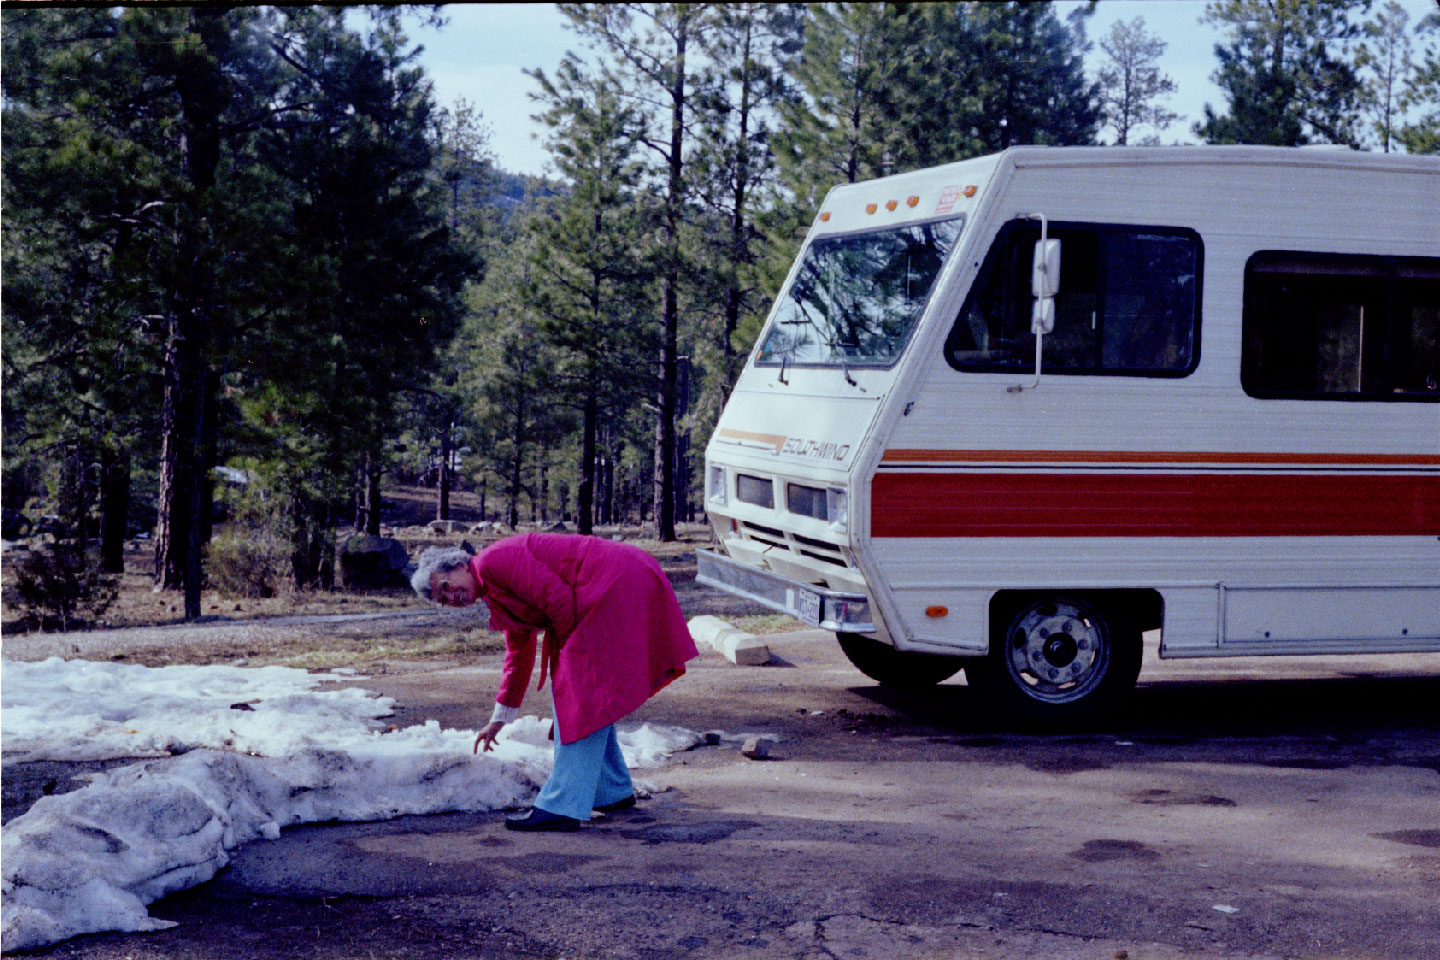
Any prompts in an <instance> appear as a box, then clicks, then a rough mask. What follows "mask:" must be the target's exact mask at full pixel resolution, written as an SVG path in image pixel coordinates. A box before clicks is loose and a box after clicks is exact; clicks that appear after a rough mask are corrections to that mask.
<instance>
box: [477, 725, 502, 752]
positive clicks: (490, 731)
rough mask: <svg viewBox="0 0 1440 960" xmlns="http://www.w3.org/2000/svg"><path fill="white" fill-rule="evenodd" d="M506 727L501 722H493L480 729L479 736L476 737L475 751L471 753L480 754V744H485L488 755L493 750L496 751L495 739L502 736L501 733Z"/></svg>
mask: <svg viewBox="0 0 1440 960" xmlns="http://www.w3.org/2000/svg"><path fill="white" fill-rule="evenodd" d="M504 726H505V724H504V723H503V722H501V721H499V720H491V721H490V722H489V723H487V724H486V725H485V726H484V727H482V728H481V729H480V732H479V734H477V735H476V737H475V749H474V750H472V751H471V752H472V753H475V754H479V753H480V744H482V743H483V744H485V752H486V753H489V752H490V751H491V750H494V749H495V738H496V737H498V736H500V731H501V730H502V729H503V728H504Z"/></svg>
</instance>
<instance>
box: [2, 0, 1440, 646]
mask: <svg viewBox="0 0 1440 960" xmlns="http://www.w3.org/2000/svg"><path fill="white" fill-rule="evenodd" d="M559 8H560V10H561V11H562V13H563V14H564V16H565V17H566V18H567V21H568V24H569V28H570V30H572V31H573V32H574V34H575V36H576V39H577V40H579V41H582V43H583V44H584V49H585V50H586V51H587V53H585V54H584V55H575V54H570V55H567V56H566V57H565V58H564V59H563V60H562V61H561V62H560V64H559V65H558V67H556V68H555V69H554V70H553V71H552V72H549V73H547V72H544V71H542V70H538V69H537V70H535V71H533V72H532V76H533V78H534V80H535V82H536V86H537V88H538V90H539V93H538V95H537V99H536V102H535V110H536V111H537V114H538V116H539V117H540V118H541V120H542V122H543V123H544V125H545V129H546V130H547V138H546V141H545V143H546V147H547V149H548V151H549V153H550V156H551V159H552V169H553V171H554V173H553V175H552V176H549V177H544V178H542V177H534V176H521V175H517V174H513V173H509V172H507V171H505V170H503V169H501V168H500V167H499V166H498V165H497V164H496V162H495V159H494V156H493V153H492V151H491V148H490V143H489V130H488V127H487V125H486V123H485V120H484V117H483V115H482V114H481V112H480V111H479V110H478V109H477V108H476V107H475V106H474V105H471V104H467V103H465V102H463V101H461V102H457V103H453V104H449V105H441V104H438V103H437V102H436V99H435V95H434V92H433V87H432V84H431V83H430V80H429V78H428V77H427V75H426V73H425V70H424V69H423V67H422V65H421V63H420V61H419V59H418V57H417V55H416V50H415V48H414V45H413V43H412V42H411V41H410V39H409V38H408V37H407V35H406V26H407V23H408V24H414V23H425V24H427V25H429V26H431V27H434V26H437V25H441V26H443V10H442V11H438V12H437V11H436V10H434V9H431V8H424V9H420V8H405V7H393V6H386V7H351V8H345V9H340V8H331V7H324V8H321V7H313V8H311V7H279V8H266V7H231V8H226V7H218V6H216V7H193V8H186V7H150V6H143V7H142V6H134V7H117V8H112V9H104V8H94V7H87V8H40V9H35V8H24V7H18V8H17V6H16V5H13V4H7V5H6V6H5V7H4V8H3V9H0V29H3V44H4V48H3V58H4V61H3V62H4V75H3V94H4V98H3V179H4V216H3V271H4V273H3V277H4V300H3V324H4V328H3V337H4V340H3V361H4V392H3V419H4V424H3V425H4V439H3V443H4V462H3V509H4V523H5V533H4V535H5V537H6V539H10V538H12V537H15V536H19V535H21V534H23V533H36V532H43V533H44V535H45V545H44V547H43V548H42V551H41V553H38V554H36V555H37V556H44V557H45V558H47V562H49V563H50V564H51V567H52V568H53V569H60V570H62V571H63V573H64V576H65V577H68V578H69V581H70V582H71V583H72V585H75V588H76V589H81V590H83V589H86V587H85V585H86V584H87V583H98V582H101V580H103V578H104V577H105V576H106V575H107V574H113V573H115V572H117V571H118V570H119V569H120V568H121V566H122V565H123V562H124V544H125V541H126V539H127V538H128V537H133V536H135V535H137V534H147V533H148V534H153V545H154V559H155V585H156V587H157V588H158V589H167V590H168V589H173V590H178V591H181V592H182V593H183V596H184V612H185V616H186V617H187V618H194V617H196V616H198V615H199V613H200V590H201V587H202V586H203V585H204V583H205V581H206V577H207V573H209V572H210V571H209V570H208V569H207V566H208V565H210V564H213V563H214V561H215V559H216V558H217V557H221V556H230V557H233V556H234V555H235V553H236V551H240V552H246V551H248V552H255V551H266V552H268V553H269V554H271V555H272V556H273V557H278V558H279V559H280V560H282V561H283V567H284V571H285V577H286V579H287V580H288V582H289V584H290V585H291V586H292V587H295V588H299V589H309V588H313V587H328V586H330V585H331V582H332V580H333V577H334V569H335V562H334V559H335V550H336V538H337V535H338V534H339V533H340V532H342V531H344V530H347V529H350V528H354V529H356V530H359V531H363V532H368V533H371V534H378V533H379V524H380V491H381V488H382V485H384V484H387V483H396V482H398V483H423V484H429V485H433V487H434V489H435V504H436V516H437V518H440V519H444V518H446V517H447V516H448V515H449V511H450V499H451V494H452V492H453V491H454V490H455V489H457V487H459V488H463V489H466V490H468V491H471V492H473V493H475V494H476V495H478V498H479V504H480V510H481V512H482V514H483V515H485V516H493V517H496V518H497V519H500V520H503V521H505V522H507V523H509V524H510V525H511V526H514V525H516V524H517V523H518V522H520V521H521V520H522V519H527V520H531V521H536V522H545V521H548V520H552V519H564V520H567V521H570V522H572V523H573V524H574V525H575V527H576V528H577V529H579V530H580V531H581V532H589V531H590V530H591V529H592V528H593V527H594V526H595V525H596V524H602V523H604V524H608V523H617V522H630V523H639V522H642V521H648V522H649V523H652V524H653V532H654V535H655V537H656V538H657V539H659V540H662V541H665V540H673V539H674V537H675V530H676V524H677V522H679V521H682V520H686V519H694V518H696V517H697V516H698V515H699V513H700V511H701V503H700V493H701V491H700V489H699V477H700V471H701V469H702V468H703V447H704V443H705V441H706V440H707V439H708V436H709V432H710V429H711V428H712V426H713V424H714V422H715V419H716V417H717V416H718V413H719V409H720V407H721V405H722V404H723V402H724V399H725V397H726V395H727V394H728V392H729V389H730V387H731V386H732V384H733V383H734V381H735V378H736V376H737V373H738V371H739V369H740V367H741V366H742V365H743V363H744V361H745V358H746V355H747V354H748V351H749V349H750V347H751V345H752V344H753V342H754V340H755V337H756V336H757V334H758V333H759V330H760V327H761V325H762V324H763V322H764V319H765V316H766V314H767V312H768V310H769V306H770V303H771V302H772V300H773V298H774V296H775V294H776V292H777V290H778V287H779V285H780V283H781V282H782V281H783V278H784V276H785V273H786V270H787V268H788V266H789V264H790V262H791V260H792V259H793V258H794V255H795V253H796V251H797V249H798V246H799V244H800V242H801V240H802V239H803V237H804V234H805V232H806V230H807V228H808V226H809V224H810V221H811V219H812V218H813V216H814V214H815V212H816V210H817V209H818V205H819V202H820V200H821V199H822V198H823V196H824V194H825V192H826V191H828V190H829V189H830V188H831V187H832V186H834V185H836V184H838V183H845V182H855V181H858V180H864V179H869V178H872V177H877V176H884V175H888V174H892V173H900V172H903V171H906V170H912V169H916V168H920V167H926V166H931V165H934V164H938V163H945V162H950V161H954V160H961V159H965V158H967V157H973V156H978V155H982V154H986V153H992V152H995V151H998V150H1002V149H1004V148H1006V147H1009V146H1013V145H1017V144H1054V145H1059V144H1099V143H1105V144H1130V145H1136V144H1145V145H1153V146H1155V147H1156V148H1157V149H1159V148H1162V147H1161V144H1162V142H1163V140H1164V138H1165V137H1166V135H1167V130H1169V129H1170V128H1171V126H1172V125H1173V124H1174V123H1175V122H1176V120H1177V118H1176V116H1175V115H1174V113H1173V112H1171V111H1170V110H1169V109H1168V108H1167V98H1168V97H1169V96H1170V95H1171V94H1173V92H1174V91H1175V82H1174V80H1173V79H1172V78H1170V77H1167V76H1166V75H1165V74H1164V73H1163V72H1162V71H1161V70H1160V68H1159V66H1158V61H1159V59H1160V56H1161V54H1163V52H1164V44H1163V43H1162V42H1161V41H1159V40H1158V39H1157V38H1155V37H1154V36H1153V35H1151V34H1149V33H1148V32H1147V31H1146V29H1145V24H1144V21H1143V19H1142V18H1136V19H1134V20H1131V21H1129V22H1117V23H1115V24H1114V26H1113V27H1112V28H1111V30H1110V31H1109V32H1108V33H1106V34H1105V35H1104V36H1100V37H1097V38H1091V37H1089V36H1088V35H1087V23H1088V21H1089V19H1090V17H1091V15H1093V13H1094V10H1095V5H1094V4H1093V3H1091V4H1087V5H1084V6H1082V7H1080V8H1079V9H1076V10H1075V11H1074V12H1073V13H1071V14H1069V15H1068V16H1066V17H1064V18H1062V17H1060V16H1059V15H1058V14H1057V12H1056V11H1055V9H1054V8H1053V7H1052V6H1051V5H1050V4H1048V3H973V2H970V3H924V4H860V3H841V4H813V5H801V4H773V3H726V4H698V3H696V4H662V3H634V4H618V3H617V4H597V5H592V4H560V5H559ZM1205 17H1206V18H1207V20H1208V21H1209V22H1211V23H1212V24H1214V25H1216V26H1218V27H1219V29H1220V31H1221V34H1222V36H1223V37H1224V40H1223V42H1221V43H1220V44H1218V45H1217V46H1216V48H1215V57H1216V60H1215V72H1214V74H1213V75H1212V76H1213V79H1214V81H1215V82H1216V84H1217V85H1218V87H1219V88H1220V90H1221V91H1222V92H1223V95H1224V98H1225V101H1226V102H1225V103H1224V104H1221V105H1213V106H1212V105H1207V106H1206V108H1205V110H1204V116H1203V118H1202V119H1200V120H1199V121H1198V122H1196V123H1195V124H1194V125H1193V127H1192V128H1191V131H1192V133H1193V135H1194V136H1195V137H1197V138H1198V139H1200V140H1202V141H1203V142H1206V143H1256V144H1274V145H1301V144H1311V143H1331V144H1342V145H1345V146H1348V147H1351V148H1354V149H1361V150H1376V151H1385V152H1392V151H1401V152H1411V153H1436V152H1440V13H1434V12H1432V13H1429V14H1428V15H1426V16H1424V17H1420V18H1414V17H1411V16H1410V15H1409V13H1408V12H1407V10H1406V9H1405V8H1404V7H1402V6H1401V5H1400V4H1398V3H1395V2H1393V0H1390V2H1385V3H1374V2H1369V0H1215V2H1211V3H1209V4H1207V6H1206V8H1205ZM1092 43H1094V44H1098V47H1099V49H1100V51H1101V52H1102V54H1103V56H1101V57H1099V58H1092V60H1094V62H1097V63H1099V67H1098V69H1096V70H1095V71H1094V72H1093V73H1087V71H1086V69H1085V55H1086V53H1087V52H1088V51H1090V50H1091V45H1092ZM217 485H224V487H225V488H226V491H227V492H226V494H225V496H224V497H223V499H224V500H225V501H226V509H225V510H224V511H217V507H216V503H217V496H216V490H217ZM217 517H218V518H219V519H220V520H222V521H223V524H221V528H222V529H220V530H219V531H218V535H217Z"/></svg>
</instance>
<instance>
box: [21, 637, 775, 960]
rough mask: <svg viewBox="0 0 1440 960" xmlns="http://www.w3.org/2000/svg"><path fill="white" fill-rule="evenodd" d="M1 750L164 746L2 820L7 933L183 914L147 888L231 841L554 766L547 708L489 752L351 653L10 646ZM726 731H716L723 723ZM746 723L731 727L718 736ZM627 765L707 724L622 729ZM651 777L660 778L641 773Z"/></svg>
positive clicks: (689, 739)
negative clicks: (164, 911)
mask: <svg viewBox="0 0 1440 960" xmlns="http://www.w3.org/2000/svg"><path fill="white" fill-rule="evenodd" d="M3 672H4V677H5V684H4V710H3V711H0V737H3V740H4V743H5V763H6V764H7V765H9V764H11V763H19V762H27V761H35V760H98V759H106V758H115V757H125V758H129V757H156V758H158V759H155V760H150V761H145V762H140V763H136V764H131V765H127V766H121V767H116V768H114V769H111V770H108V771H106V772H104V773H101V774H98V775H96V776H95V778H94V779H93V782H92V783H91V784H90V785H89V786H86V787H83V788H81V789H79V790H75V791H72V792H69V793H62V794H57V795H55V796H49V797H42V798H40V799H39V800H37V801H36V802H35V805H34V806H32V807H31V808H30V809H29V810H28V811H27V812H26V813H24V814H22V815H21V816H18V817H16V818H15V819H13V820H11V821H10V822H8V823H6V824H5V827H4V858H3V876H4V881H3V883H4V898H3V900H4V906H3V920H0V929H3V935H0V950H4V951H5V953H6V954H7V955H8V954H10V953H11V952H12V951H15V950H29V949H34V948H37V947H42V946H45V945H47V944H51V943H55V942H58V941H60V940H65V939H68V938H69V937H73V936H78V935H79V934H82V933H98V932H102V931H107V930H123V931H133V932H141V931H149V930H162V929H166V928H167V927H173V926H175V924H174V923H171V922H169V921H165V920H158V919H156V918H153V917H151V916H150V914H149V912H148V911H147V909H146V905H147V904H149V903H151V902H153V901H155V900H157V899H159V898H160V897H162V896H165V895H166V894H169V893H173V892H175V891H177V890H183V889H185V888H187V887H192V886H196V885H198V884H201V883H204V882H205V881H207V880H209V879H210V878H211V877H212V876H214V875H215V873H216V871H218V870H219V869H220V868H221V867H223V866H224V865H225V864H226V863H227V862H229V859H230V853H231V852H232V851H233V850H235V849H236V848H237V847H239V846H241V845H243V844H245V843H247V842H252V841H258V840H265V839H272V840H273V839H275V838H276V837H278V836H279V835H280V831H281V829H282V828H284V827H288V826H291V825H294V824H300V823H319V822H325V821H329V820H345V821H369V820H386V819H390V818H392V817H397V816H402V815H407V814H429V813H444V812H451V811H479V810H496V809H505V808H513V807H518V806H520V805H522V804H526V803H529V802H531V800H532V799H533V797H534V795H535V791H536V790H537V789H538V788H539V786H540V785H541V784H542V783H544V781H545V779H546V778H547V777H548V776H549V774H550V768H551V749H550V743H549V740H548V734H549V726H550V725H549V723H548V722H547V721H542V720H541V719H540V718H538V717H536V716H534V715H528V716H523V717H520V718H519V719H518V720H517V721H516V722H514V723H512V724H507V725H506V727H505V730H504V731H503V732H502V733H501V734H500V739H499V741H498V742H497V743H496V745H495V750H494V751H493V752H491V753H481V754H480V755H478V756H476V755H473V754H472V753H471V748H472V744H473V743H474V739H475V731H473V730H449V729H442V728H441V727H440V725H439V724H438V723H436V722H435V721H434V720H430V721H427V722H425V723H423V724H417V725H414V726H408V727H397V726H393V725H391V724H390V723H389V722H388V717H389V716H390V715H391V713H392V711H393V708H394V706H395V701H394V700H392V699H390V698H389V697H379V696H376V695H375V694H372V693H369V692H367V691H366V690H364V689H361V688H359V687H354V686H349V685H345V686H337V682H341V681H346V682H355V681H363V680H364V679H365V678H364V677H362V676H358V675H356V673H355V671H354V670H353V669H348V668H343V669H340V670H335V671H331V672H330V673H328V674H312V673H308V672H306V671H304V670H298V669H294V668H290V667H279V666H272V667H236V666H220V665H215V666H188V665H178V666H169V667H145V666H140V665H138V664H121V663H113V662H103V663H96V662H89V661H85V660H69V661H67V660H61V659H60V658H59V657H52V658H50V659H48V660H45V661H43V662H40V663H25V662H16V661H10V660H6V661H4V663H3ZM717 733H718V731H717ZM744 736H747V734H733V735H726V734H720V737H721V741H722V742H728V741H735V742H738V741H739V740H740V738H742V737H744ZM618 739H619V741H620V750H621V752H622V753H623V754H624V755H625V762H626V764H627V765H628V766H629V767H630V768H631V769H634V770H646V769H653V768H655V767H658V766H661V765H662V764H664V763H665V761H666V760H667V759H668V758H669V756H670V755H671V754H673V753H676V752H678V751H681V750H686V749H688V748H690V747H693V746H695V745H697V744H698V743H700V742H701V737H700V735H699V734H697V733H695V732H693V731H690V730H685V729H683V728H681V727H666V726H657V725H653V724H649V723H646V724H642V725H640V726H639V727H629V726H627V727H622V728H621V729H620V730H619V731H618ZM637 786H638V787H639V788H640V789H641V791H642V792H644V791H649V792H654V790H655V787H654V786H652V785H647V784H646V783H645V782H644V781H639V782H638V783H637Z"/></svg>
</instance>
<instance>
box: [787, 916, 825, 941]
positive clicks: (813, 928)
mask: <svg viewBox="0 0 1440 960" xmlns="http://www.w3.org/2000/svg"><path fill="white" fill-rule="evenodd" d="M819 934H820V928H819V927H818V926H817V925H816V923H815V921H813V920H801V921H800V922H799V923H792V924H790V926H788V927H786V928H785V936H787V937H789V938H790V939H792V940H814V939H815V938H816V937H817V936H819Z"/></svg>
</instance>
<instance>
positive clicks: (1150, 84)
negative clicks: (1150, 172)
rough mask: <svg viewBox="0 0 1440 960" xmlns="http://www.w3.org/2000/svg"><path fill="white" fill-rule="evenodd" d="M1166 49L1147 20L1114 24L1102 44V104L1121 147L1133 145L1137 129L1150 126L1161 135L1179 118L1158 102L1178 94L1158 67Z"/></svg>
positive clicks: (1151, 140) (1156, 139)
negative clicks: (1148, 30) (1162, 131)
mask: <svg viewBox="0 0 1440 960" xmlns="http://www.w3.org/2000/svg"><path fill="white" fill-rule="evenodd" d="M1165 47H1166V43H1165V41H1164V40H1161V39H1160V38H1159V37H1156V36H1153V35H1151V34H1149V33H1146V32H1145V18H1144V17H1136V18H1135V19H1134V20H1131V21H1130V22H1129V23H1125V22H1123V21H1120V20H1117V21H1115V23H1114V24H1113V25H1112V26H1111V28H1110V33H1109V35H1107V36H1106V37H1105V38H1104V39H1103V40H1101V41H1100V49H1101V50H1103V51H1105V56H1106V58H1107V62H1106V64H1105V65H1104V66H1103V67H1101V68H1100V77H1099V79H1100V103H1101V108H1102V110H1103V111H1104V114H1105V122H1106V124H1107V125H1108V126H1109V127H1110V128H1111V129H1112V130H1114V131H1115V142H1116V143H1117V144H1119V145H1121V146H1124V145H1126V144H1128V143H1130V139H1131V134H1132V131H1133V130H1135V128H1137V127H1147V126H1148V127H1151V128H1153V129H1154V130H1155V131H1156V132H1157V134H1158V132H1159V131H1161V130H1164V129H1165V128H1166V127H1168V126H1169V125H1170V123H1171V122H1172V121H1174V120H1175V119H1176V117H1177V116H1178V115H1177V114H1175V113H1173V112H1171V111H1170V110H1167V109H1165V107H1163V106H1162V105H1161V104H1160V103H1159V101H1160V100H1161V99H1163V98H1165V97H1167V96H1169V95H1170V94H1172V93H1174V92H1175V81H1174V80H1172V79H1171V78H1170V77H1169V76H1167V75H1166V74H1164V73H1162V72H1161V70H1160V68H1159V67H1158V66H1157V65H1156V62H1157V61H1158V60H1159V59H1160V57H1162V56H1164V54H1165ZM1140 142H1142V143H1158V142H1159V137H1158V136H1157V135H1155V134H1152V135H1151V136H1150V137H1149V138H1147V139H1146V140H1143V141H1140Z"/></svg>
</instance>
